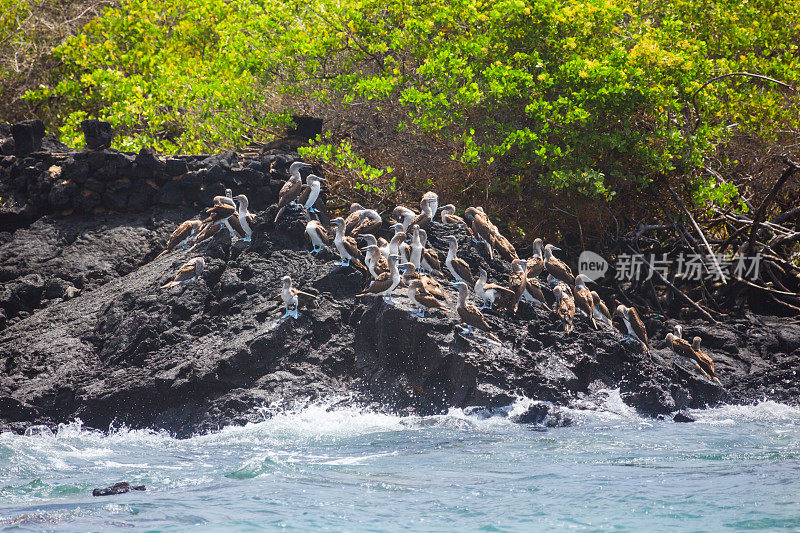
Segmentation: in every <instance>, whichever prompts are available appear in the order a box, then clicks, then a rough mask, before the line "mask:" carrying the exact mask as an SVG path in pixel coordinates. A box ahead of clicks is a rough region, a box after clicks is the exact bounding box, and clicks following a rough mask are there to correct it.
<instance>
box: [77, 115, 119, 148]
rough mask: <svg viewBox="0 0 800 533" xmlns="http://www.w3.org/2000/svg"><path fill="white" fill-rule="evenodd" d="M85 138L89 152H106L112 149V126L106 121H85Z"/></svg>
mask: <svg viewBox="0 0 800 533" xmlns="http://www.w3.org/2000/svg"><path fill="white" fill-rule="evenodd" d="M81 129H82V130H83V138H84V141H85V142H86V148H88V149H89V150H105V149H106V148H111V141H112V140H113V136H112V134H111V124H110V123H109V122H106V121H104V120H94V119H90V120H84V121H83V122H81Z"/></svg>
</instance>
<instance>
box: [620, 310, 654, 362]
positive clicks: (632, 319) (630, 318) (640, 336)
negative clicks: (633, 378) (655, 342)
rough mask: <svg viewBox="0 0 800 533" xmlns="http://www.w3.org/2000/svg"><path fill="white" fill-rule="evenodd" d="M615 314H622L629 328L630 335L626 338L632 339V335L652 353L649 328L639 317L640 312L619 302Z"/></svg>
mask: <svg viewBox="0 0 800 533" xmlns="http://www.w3.org/2000/svg"><path fill="white" fill-rule="evenodd" d="M614 314H615V315H617V316H620V317H621V318H622V320H623V322H625V329H627V330H628V336H627V337H625V339H624V340H626V341H627V340H631V337H633V340H635V341H638V342H639V343H640V344H641V345H642V347H643V348H644V351H645V352H646V353H647V354H648V355H650V345H649V344H648V343H647V330H646V329H645V327H644V323H643V322H642V319H641V318H639V313H637V312H636V309H634V308H633V307H625V306H624V305H622V304H619V305H618V306H617V309H616V310H615V311H614Z"/></svg>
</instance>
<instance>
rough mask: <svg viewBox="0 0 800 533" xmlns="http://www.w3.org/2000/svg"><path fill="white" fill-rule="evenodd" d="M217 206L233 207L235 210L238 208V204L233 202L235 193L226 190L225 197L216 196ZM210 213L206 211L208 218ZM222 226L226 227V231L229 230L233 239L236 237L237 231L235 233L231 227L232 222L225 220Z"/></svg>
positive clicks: (215, 202)
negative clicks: (226, 205)
mask: <svg viewBox="0 0 800 533" xmlns="http://www.w3.org/2000/svg"><path fill="white" fill-rule="evenodd" d="M216 204H228V205H232V206H233V207H234V209H235V208H236V202H234V201H233V191H231V190H230V189H225V196H215V197H214V204H213V205H216ZM208 211H209V210H208V209H206V216H208V214H209V213H208ZM222 225H223V226H225V229H227V230H228V231H229V232H230V234H231V237H233V236H234V235H235V231H234V229H233V227H232V226H231V224H230V222H229V221H228V219H225V220H223V221H222Z"/></svg>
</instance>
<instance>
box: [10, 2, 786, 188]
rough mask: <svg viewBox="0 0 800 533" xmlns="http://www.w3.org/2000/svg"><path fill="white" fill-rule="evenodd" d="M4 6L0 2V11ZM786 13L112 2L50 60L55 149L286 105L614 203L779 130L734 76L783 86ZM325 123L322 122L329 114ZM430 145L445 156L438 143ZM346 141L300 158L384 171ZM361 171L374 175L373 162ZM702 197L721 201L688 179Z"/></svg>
mask: <svg viewBox="0 0 800 533" xmlns="http://www.w3.org/2000/svg"><path fill="white" fill-rule="evenodd" d="M0 1H8V0H0ZM799 6H800V4H798V3H797V2H795V1H792V0H752V1H748V2H740V1H739V0H719V1H715V2H711V1H709V0H701V1H699V2H698V1H695V0H655V1H651V2H643V1H641V0H424V1H422V0H380V1H378V0H342V1H333V0H302V1H301V0H285V1H279V0H184V1H182V2H172V1H166V0H125V1H124V3H123V5H121V6H120V8H119V9H109V10H107V11H106V12H105V14H104V15H103V16H102V17H101V18H99V19H98V20H96V21H93V22H92V23H90V24H88V25H87V26H86V27H85V28H84V31H83V33H82V34H81V35H79V36H77V37H75V38H73V39H71V40H69V41H68V42H67V43H65V44H64V45H63V46H61V47H59V48H58V49H57V50H56V53H57V55H58V57H59V58H60V59H61V61H62V62H63V65H64V66H63V70H62V72H61V79H60V81H59V82H58V83H57V84H56V85H54V86H51V87H43V88H41V89H40V90H38V91H36V92H33V93H31V94H29V95H28V98H29V99H30V100H31V101H38V102H42V103H44V102H55V103H53V104H51V105H53V106H54V110H55V111H56V112H57V113H58V116H59V120H60V123H61V126H62V129H61V131H62V134H63V136H64V138H65V140H66V141H67V142H68V143H71V144H74V145H76V144H79V142H80V136H79V135H78V123H79V122H80V120H81V119H82V118H84V117H86V116H93V117H99V118H103V119H105V120H109V121H110V122H111V123H112V124H113V125H114V126H115V127H116V129H117V131H119V132H120V133H121V136H120V137H118V140H117V143H118V145H117V147H119V148H126V149H135V148H138V147H139V146H142V145H145V144H148V145H153V146H156V147H157V148H159V149H161V150H164V151H180V150H187V151H188V150H194V151H197V150H204V149H211V148H219V147H232V146H235V145H241V144H244V143H245V141H246V140H264V139H267V138H269V135H270V134H271V133H272V132H274V131H278V130H279V129H280V128H281V127H282V126H283V125H285V124H286V123H287V121H288V116H289V115H290V114H291V112H292V110H293V107H298V108H303V109H309V108H311V109H313V108H314V106H327V107H325V108H326V109H332V110H334V111H335V113H336V115H343V116H345V117H349V116H352V117H356V118H358V117H360V115H358V112H359V109H362V108H363V109H366V108H370V106H373V107H372V109H379V110H381V112H382V113H386V114H387V115H389V114H391V115H393V116H395V117H397V120H396V121H395V122H393V123H394V124H398V125H399V126H398V129H399V130H401V131H403V132H406V133H407V134H410V135H415V136H417V137H419V138H430V139H438V140H439V144H438V145H437V146H443V147H449V148H448V149H450V150H451V152H450V153H449V154H446V155H447V158H448V159H452V160H454V161H458V162H459V163H460V164H461V165H463V168H464V169H465V171H471V170H476V169H479V168H484V169H486V168H489V169H491V168H494V166H495V165H497V164H498V163H502V168H504V169H511V171H510V172H505V171H504V172H503V175H502V176H500V178H499V179H501V180H506V182H507V184H509V185H511V186H512V187H511V188H512V189H513V188H516V189H519V186H518V185H515V184H516V183H518V182H520V180H522V179H530V177H532V176H536V177H538V179H539V182H540V183H541V184H543V185H546V186H549V187H552V188H555V189H559V188H566V189H569V190H571V191H577V192H579V193H581V194H586V195H589V196H600V197H604V198H611V197H612V196H613V194H614V189H615V188H616V187H621V186H638V185H640V184H644V183H647V182H648V181H650V180H651V179H652V178H653V177H655V176H657V175H664V174H672V175H675V174H678V175H691V174H692V173H693V172H694V169H695V168H697V166H698V165H699V164H700V163H701V162H702V161H703V159H704V157H706V156H707V155H708V154H709V153H711V151H712V150H713V149H714V147H715V146H716V145H717V144H718V143H720V142H723V141H725V140H727V139H728V138H729V137H730V136H731V135H732V134H733V133H734V132H739V133H742V132H744V133H747V134H750V135H754V136H758V137H760V138H771V137H774V136H775V135H776V132H778V131H781V130H796V129H797V127H798V126H799V124H798V120H800V118H799V117H800V108H799V107H800V106H798V99H797V98H796V96H795V97H791V98H789V97H788V96H787V95H785V93H782V92H780V91H778V90H776V88H775V87H774V86H770V85H769V84H765V83H762V82H755V83H754V82H753V81H752V80H746V79H735V78H731V79H726V80H721V81H719V82H715V83H713V84H711V85H709V86H708V87H706V88H705V89H704V90H703V91H701V92H700V93H699V94H698V95H697V103H698V107H699V108H700V110H701V112H702V116H703V120H702V121H700V122H699V127H697V128H696V129H695V121H696V118H697V117H696V116H694V114H693V108H692V105H691V101H692V95H693V93H694V92H695V91H696V90H697V89H698V88H699V87H700V86H701V85H702V84H703V83H704V82H705V81H706V80H707V79H709V78H711V77H713V76H715V75H719V74H722V73H726V72H732V71H748V72H757V73H760V74H763V75H767V76H771V77H774V78H777V79H779V80H782V81H784V82H786V83H789V84H792V85H800V84H799V83H798V82H799V81H800V68H798V66H800V60H798V44H799V41H800V37H798V36H799V35H800V25H799V24H798V23H797V21H798V20H800V7H799ZM326 118H333V117H326ZM442 149H444V148H442ZM359 150H360V145H359V144H358V143H356V142H353V143H350V142H348V141H344V142H343V141H341V139H335V138H329V139H327V140H326V141H325V142H324V143H323V144H318V145H314V146H312V147H311V148H309V149H308V150H306V151H305V154H306V155H307V156H313V157H317V158H320V159H323V160H326V161H329V162H331V163H332V164H334V165H336V166H343V167H347V168H353V169H356V172H357V173H358V174H359V175H360V176H361V178H360V179H359V180H357V181H358V183H359V186H361V187H365V188H367V189H369V187H371V185H370V183H372V182H375V181H376V180H379V179H380V178H382V175H381V173H380V172H381V171H380V170H379V169H377V168H373V166H370V164H369V163H368V162H367V161H366V160H365V159H364V154H359ZM372 164H373V165H374V164H375V163H374V162H372ZM699 188H703V189H704V190H705V191H706V192H703V193H701V197H703V198H704V199H706V200H707V201H714V202H726V201H728V200H729V199H730V198H731V195H730V193H731V191H727V190H724V189H722V188H719V187H716V186H714V187H710V186H709V185H708V184H705V185H700V186H699Z"/></svg>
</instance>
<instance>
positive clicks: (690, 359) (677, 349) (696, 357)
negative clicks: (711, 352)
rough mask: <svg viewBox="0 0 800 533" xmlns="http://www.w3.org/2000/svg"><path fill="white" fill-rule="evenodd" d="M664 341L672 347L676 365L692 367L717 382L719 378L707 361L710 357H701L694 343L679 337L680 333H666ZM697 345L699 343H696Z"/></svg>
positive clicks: (712, 365)
mask: <svg viewBox="0 0 800 533" xmlns="http://www.w3.org/2000/svg"><path fill="white" fill-rule="evenodd" d="M676 328H680V326H676ZM699 338H700V337H695V339H699ZM666 341H667V344H669V347H670V348H672V351H673V352H674V353H675V364H676V365H678V366H680V367H681V368H687V367H689V368H694V369H695V370H696V371H697V373H698V374H700V375H702V376H703V377H705V378H707V379H708V380H714V381H716V382H717V383H719V380H718V379H717V378H716V376H715V375H714V364H713V363H711V367H710V368H709V366H708V363H709V362H710V359H709V358H708V356H707V355H705V354H703V356H704V357H701V356H700V353H698V351H697V349H696V348H695V346H694V343H692V344H689V343H688V342H687V341H686V340H685V339H683V338H681V336H680V333H678V334H673V333H667V338H666ZM697 346H698V347H699V346H700V344H699V343H697ZM707 359H708V360H707ZM709 370H710V372H709Z"/></svg>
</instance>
